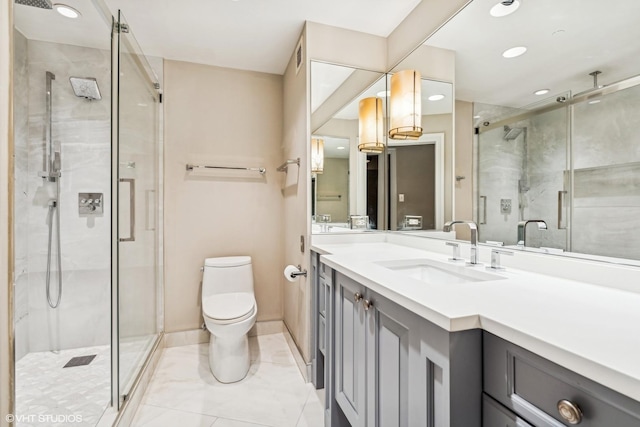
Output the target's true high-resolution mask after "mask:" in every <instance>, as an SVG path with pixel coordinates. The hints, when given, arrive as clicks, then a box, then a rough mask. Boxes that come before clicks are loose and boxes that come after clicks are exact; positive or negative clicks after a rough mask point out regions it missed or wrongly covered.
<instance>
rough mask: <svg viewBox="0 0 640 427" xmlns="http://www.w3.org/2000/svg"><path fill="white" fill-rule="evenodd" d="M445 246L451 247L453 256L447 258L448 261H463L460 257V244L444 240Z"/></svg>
mask: <svg viewBox="0 0 640 427" xmlns="http://www.w3.org/2000/svg"><path fill="white" fill-rule="evenodd" d="M445 244H446V245H447V246H451V247H452V248H453V257H451V258H449V261H464V258H462V257H460V244H459V243H456V242H446V243H445Z"/></svg>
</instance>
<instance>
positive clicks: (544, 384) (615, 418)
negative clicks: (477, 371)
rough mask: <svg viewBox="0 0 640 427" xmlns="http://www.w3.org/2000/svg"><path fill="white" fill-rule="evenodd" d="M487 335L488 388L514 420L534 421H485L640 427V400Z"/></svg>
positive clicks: (558, 426) (552, 426)
mask: <svg viewBox="0 0 640 427" xmlns="http://www.w3.org/2000/svg"><path fill="white" fill-rule="evenodd" d="M483 340H484V350H483V351H484V357H483V360H484V362H483V363H484V391H485V393H487V394H489V395H490V396H491V397H492V398H493V399H495V401H497V402H499V403H500V404H501V405H503V406H504V407H503V408H502V409H503V411H502V412H503V413H505V414H509V415H508V416H509V417H511V418H510V419H511V420H514V419H516V418H521V419H523V420H526V421H527V422H528V423H529V424H526V423H524V424H523V423H521V424H509V423H502V424H487V423H486V420H485V423H484V425H485V426H487V427H488V426H492V425H500V426H501V425H507V426H510V425H514V426H515V425H517V426H520V425H532V426H537V427H547V426H550V427H562V426H570V425H576V424H579V425H580V426H584V427H596V426H598V427H604V426H615V427H632V426H634V427H638V426H640V402H637V401H635V400H633V399H631V398H628V397H626V396H624V395H621V394H619V393H617V392H615V391H613V390H611V389H609V388H607V387H605V386H603V385H601V384H598V383H595V382H594V381H591V380H590V379H588V378H585V377H583V376H581V375H578V374H576V373H575V372H572V371H570V370H568V369H566V368H563V367H561V366H559V365H557V364H555V363H553V362H551V361H549V360H546V359H544V358H542V357H540V356H538V355H536V354H534V353H532V352H530V351H528V350H525V349H523V348H521V347H518V346H517V345H515V344H512V343H510V342H508V341H505V340H503V339H501V338H499V337H497V336H495V335H493V334H491V333H489V332H484V336H483ZM488 399H490V398H488ZM495 401H494V402H495ZM489 402H492V401H489ZM496 405H497V403H496ZM494 406H495V405H494ZM485 407H487V403H486V400H485ZM493 419H495V418H493Z"/></svg>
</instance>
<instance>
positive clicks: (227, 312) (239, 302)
mask: <svg viewBox="0 0 640 427" xmlns="http://www.w3.org/2000/svg"><path fill="white" fill-rule="evenodd" d="M255 307H256V300H255V298H254V296H253V294H252V293H249V292H229V293H224V294H216V295H211V296H210V297H207V298H205V299H204V301H203V302H202V312H203V313H204V315H205V316H206V317H207V318H209V319H210V320H211V321H213V322H215V323H218V324H222V325H224V324H229V323H237V322H241V321H243V320H245V319H248V318H249V317H251V316H252V315H253V314H254V312H255Z"/></svg>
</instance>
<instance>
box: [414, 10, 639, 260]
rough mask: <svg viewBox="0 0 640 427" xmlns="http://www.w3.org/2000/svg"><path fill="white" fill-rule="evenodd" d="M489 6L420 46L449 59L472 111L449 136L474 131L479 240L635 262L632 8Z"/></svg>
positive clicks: (460, 100) (460, 97)
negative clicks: (517, 50) (500, 11)
mask: <svg viewBox="0 0 640 427" xmlns="http://www.w3.org/2000/svg"><path fill="white" fill-rule="evenodd" d="M496 3H497V0H473V1H472V2H471V3H470V4H469V5H468V6H467V7H466V8H465V9H464V10H462V11H461V12H460V13H459V14H458V15H456V16H455V17H454V18H453V19H452V20H450V21H449V22H448V23H447V24H446V25H445V26H444V27H442V28H441V29H440V30H439V31H438V32H437V33H435V34H434V35H433V36H432V37H430V38H429V40H427V42H426V43H425V45H426V46H428V47H429V48H437V49H440V50H448V51H452V52H455V87H456V94H455V96H456V106H457V105H458V104H468V105H473V108H472V109H468V112H467V113H466V114H456V128H459V127H460V128H463V127H465V126H467V127H469V128H471V127H473V128H475V138H474V143H473V148H474V150H473V151H474V159H473V165H474V173H473V179H474V181H475V182H474V194H473V204H474V209H473V212H474V220H476V222H478V225H479V231H480V233H479V235H480V239H481V240H482V241H484V242H489V243H493V244H501V245H506V246H512V247H513V248H514V249H524V248H526V249H527V250H534V251H538V252H547V253H565V254H568V255H571V256H584V255H579V254H590V255H591V256H590V257H591V258H593V256H592V255H597V256H601V257H606V258H602V259H607V260H611V261H615V259H613V258H610V257H616V258H624V259H636V260H637V259H640V239H632V238H629V231H630V230H635V229H638V228H639V227H640V178H638V177H640V166H639V165H640V151H638V149H637V146H638V144H637V142H638V141H639V140H640V126H638V124H639V122H638V117H639V115H638V111H639V110H640V77H639V76H638V75H639V73H640V64H639V63H638V61H637V58H638V54H639V53H640V45H638V42H637V40H639V39H640V26H638V25H637V22H636V21H637V16H640V2H637V1H633V0H622V1H620V2H617V3H616V7H603V2H602V1H600V0H567V1H563V2H557V1H555V0H536V2H520V3H521V4H520V7H519V8H518V9H517V10H515V11H514V13H510V14H507V15H505V16H501V17H496V16H492V15H491V14H490V10H491V9H492V7H494V6H495V5H496ZM507 7H508V6H507ZM593 28H598V31H593ZM605 33H606V34H607V35H608V36H607V37H602V34H605ZM505 34H508V37H505ZM423 47H424V46H423ZM513 47H524V48H526V49H521V51H524V53H523V54H522V55H520V56H513V57H508V56H509V55H506V53H507V50H508V49H510V48H513ZM456 109H457V107H456ZM458 137H463V135H460V134H459V133H456V139H458ZM460 142H461V141H458V140H457V141H456V156H457V154H458V152H459V151H460ZM457 172H458V173H459V172H460V171H459V170H458V171H457ZM456 203H457V202H456ZM458 219H463V218H458ZM540 221H544V223H545V224H546V228H545V227H539V226H536V224H541V222H540ZM519 230H520V233H519ZM525 236H526V238H525Z"/></svg>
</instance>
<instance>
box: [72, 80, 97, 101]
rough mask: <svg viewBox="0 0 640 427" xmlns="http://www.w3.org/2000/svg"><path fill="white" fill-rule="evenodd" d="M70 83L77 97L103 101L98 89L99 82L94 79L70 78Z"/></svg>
mask: <svg viewBox="0 0 640 427" xmlns="http://www.w3.org/2000/svg"><path fill="white" fill-rule="evenodd" d="M69 82H71V87H72V88H73V92H74V93H75V94H76V96H79V97H80V98H86V99H88V100H90V101H92V100H94V99H95V100H97V101H99V100H101V99H102V96H101V95H100V89H98V81H97V80H96V79H94V78H93V77H69Z"/></svg>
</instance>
